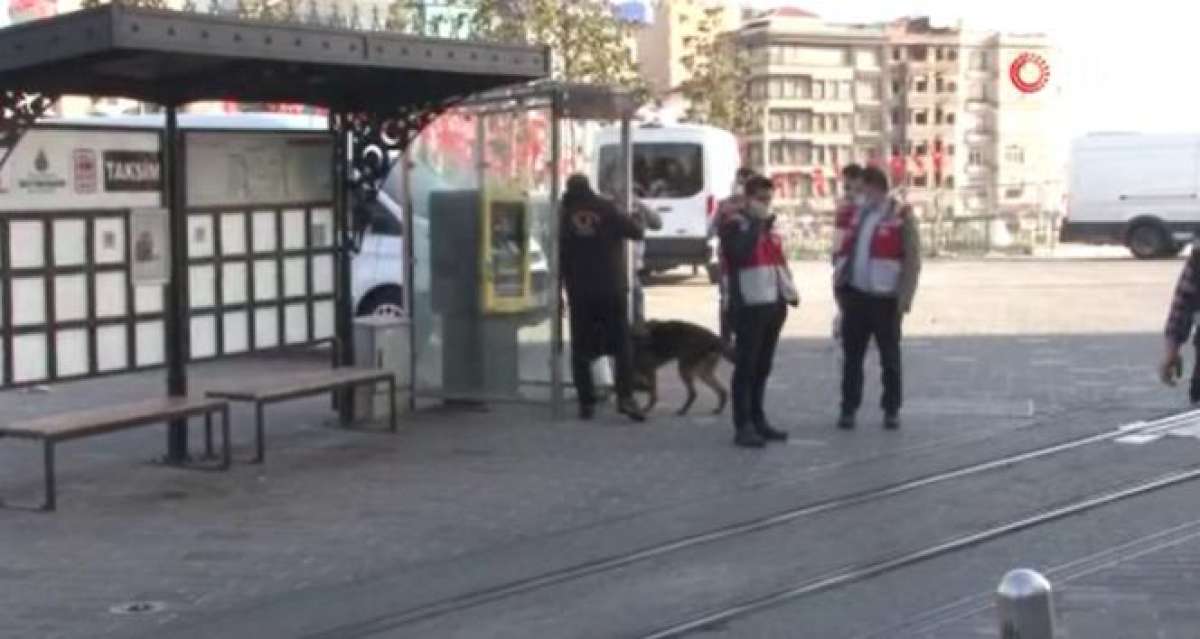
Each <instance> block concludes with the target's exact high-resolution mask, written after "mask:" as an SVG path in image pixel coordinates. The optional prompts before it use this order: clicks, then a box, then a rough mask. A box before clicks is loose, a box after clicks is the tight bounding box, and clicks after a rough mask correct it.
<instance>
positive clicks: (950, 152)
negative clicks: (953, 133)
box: [946, 144, 954, 157]
mask: <svg viewBox="0 0 1200 639" xmlns="http://www.w3.org/2000/svg"><path fill="white" fill-rule="evenodd" d="M946 155H948V156H951V157H953V156H954V145H953V144H947V145H946Z"/></svg>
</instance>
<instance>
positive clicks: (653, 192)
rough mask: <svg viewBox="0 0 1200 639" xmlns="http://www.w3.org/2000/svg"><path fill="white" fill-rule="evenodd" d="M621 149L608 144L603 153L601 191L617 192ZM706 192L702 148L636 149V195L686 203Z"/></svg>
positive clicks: (672, 145) (646, 146) (670, 145)
mask: <svg viewBox="0 0 1200 639" xmlns="http://www.w3.org/2000/svg"><path fill="white" fill-rule="evenodd" d="M620 157H621V147H620V146H619V145H616V144H609V145H606V146H604V147H602V148H601V149H600V171H599V176H598V179H599V184H598V188H599V190H600V191H601V192H602V193H605V194H608V195H614V194H616V192H617V190H618V189H617V185H618V179H619V178H620V175H621V167H620ZM702 188H704V156H703V153H702V152H701V148H700V145H699V144H685V143H674V142H664V143H653V144H647V143H642V144H634V145H633V193H634V195H635V196H637V197H640V198H653V199H668V200H670V199H683V198H690V197H694V196H695V195H696V194H697V193H699V192H700V190H701V189H702Z"/></svg>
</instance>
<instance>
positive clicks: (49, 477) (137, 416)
mask: <svg viewBox="0 0 1200 639" xmlns="http://www.w3.org/2000/svg"><path fill="white" fill-rule="evenodd" d="M213 413H220V414H221V434H222V437H223V439H222V442H221V463H220V465H219V466H217V468H218V469H220V470H226V469H228V468H229V463H230V449H229V404H228V402H224V401H220V400H216V399H206V398H200V397H162V398H159V399H148V400H145V401H139V402H132V403H128V404H117V405H111V406H97V407H95V408H89V409H87V410H80V411H73V412H69V413H59V414H57V415H49V416H46V417H38V418H35V419H30V420H26V421H20V422H16V423H13V424H9V425H7V426H0V437H12V438H16V439H32V440H37V441H41V442H42V446H43V459H44V462H43V463H44V467H43V470H44V473H45V474H44V478H45V482H46V500H45V502H44V503H43V504H42V506H41V508H42V510H54V508H55V505H56V502H57V496H56V489H55V482H54V446H55V445H56V444H59V443H61V442H65V441H69V440H72V439H81V438H84V437H91V436H92V435H102V434H104V433H113V432H117V431H120V430H126V429H130V428H137V427H139V426H149V425H152V424H157V423H163V422H170V421H172V420H175V419H186V418H188V417H193V416H196V415H204V420H205V433H206V442H205V443H206V445H207V448H208V454H209V456H211V455H212V438H211V433H212V414H213Z"/></svg>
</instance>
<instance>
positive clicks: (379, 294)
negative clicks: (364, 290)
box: [359, 288, 407, 318]
mask: <svg viewBox="0 0 1200 639" xmlns="http://www.w3.org/2000/svg"><path fill="white" fill-rule="evenodd" d="M359 315H375V316H378V317H395V318H403V317H407V314H406V313H405V312H404V294H403V293H402V292H400V290H399V289H392V288H385V289H381V290H378V291H375V292H374V293H371V295H370V296H369V297H367V299H366V300H365V301H364V302H363V305H362V308H361V309H360V312H359Z"/></svg>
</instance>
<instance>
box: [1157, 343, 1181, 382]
mask: <svg viewBox="0 0 1200 639" xmlns="http://www.w3.org/2000/svg"><path fill="white" fill-rule="evenodd" d="M1180 377H1183V359H1182V358H1180V356H1179V345H1178V344H1176V343H1174V342H1172V341H1170V340H1168V341H1167V347H1166V352H1165V353H1163V358H1162V362H1160V363H1159V365H1158V379H1159V380H1160V381H1161V382H1162V383H1163V384H1166V385H1167V386H1174V385H1175V382H1176V381H1178V380H1179V378H1180Z"/></svg>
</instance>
